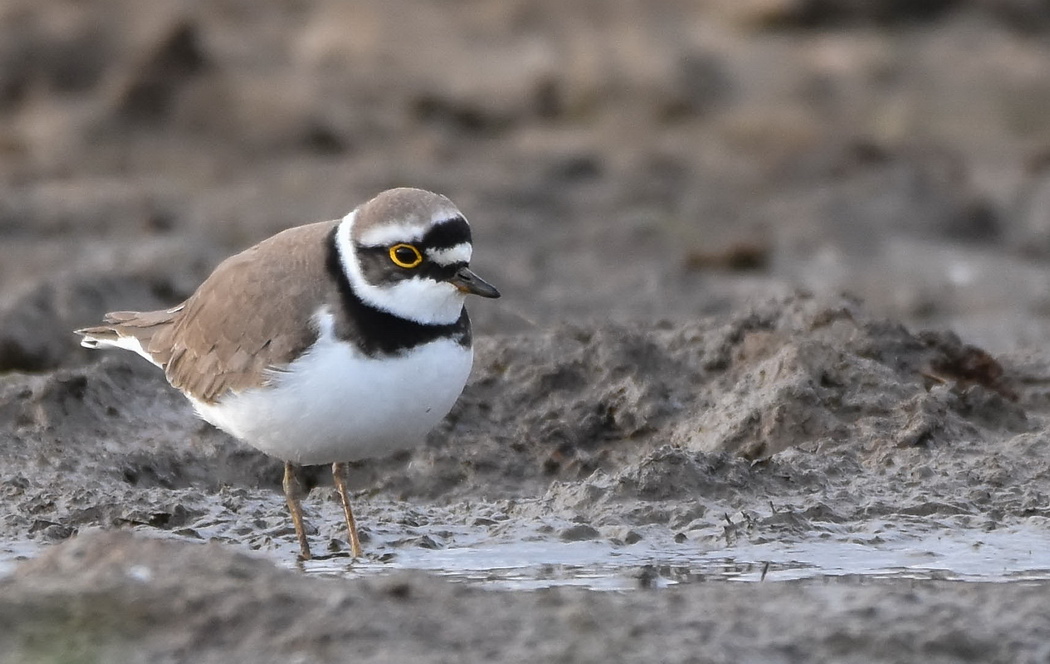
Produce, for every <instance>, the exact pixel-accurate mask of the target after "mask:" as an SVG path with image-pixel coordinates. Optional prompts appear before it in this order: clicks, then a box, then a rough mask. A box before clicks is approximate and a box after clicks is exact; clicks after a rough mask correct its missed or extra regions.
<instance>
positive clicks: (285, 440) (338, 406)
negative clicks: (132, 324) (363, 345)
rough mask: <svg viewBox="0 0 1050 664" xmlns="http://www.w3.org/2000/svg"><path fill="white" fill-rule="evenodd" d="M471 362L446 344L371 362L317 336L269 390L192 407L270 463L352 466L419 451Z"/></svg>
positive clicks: (451, 344) (345, 346)
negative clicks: (275, 460)
mask: <svg viewBox="0 0 1050 664" xmlns="http://www.w3.org/2000/svg"><path fill="white" fill-rule="evenodd" d="M473 359H474V355H473V351H472V350H471V349H470V348H464V347H463V346H461V345H459V344H457V343H455V342H453V341H446V340H439V341H434V342H431V343H429V344H426V345H424V346H420V347H418V348H415V349H413V350H412V351H409V352H408V353H406V354H404V355H402V356H400V357H393V358H385V359H371V358H368V357H365V356H363V355H361V354H360V353H358V352H357V351H356V350H354V349H353V348H352V347H351V346H349V345H348V344H345V343H340V342H337V341H335V340H333V339H332V338H331V336H330V335H328V334H323V335H322V336H321V339H319V340H318V342H317V344H315V345H314V346H313V347H312V348H311V349H310V351H309V352H307V353H306V354H305V355H303V356H302V357H301V358H299V359H298V360H296V361H295V362H293V363H292V364H291V365H290V366H289V367H288V370H287V371H285V372H281V373H280V374H277V375H276V376H275V377H274V380H273V384H272V385H271V386H269V387H265V388H256V389H250V390H245V391H244V392H240V393H237V394H233V395H229V396H227V397H224V398H223V399H222V401H220V402H219V403H218V404H204V403H200V402H197V401H195V400H193V401H194V406H195V407H196V409H197V412H198V413H199V414H200V416H201V417H203V418H204V419H205V420H207V421H208V422H211V423H212V424H214V425H215V426H217V427H219V428H220V429H222V430H223V431H226V432H227V433H229V434H230V435H232V436H234V437H236V438H238V439H240V440H243V441H245V442H246V443H249V444H250V445H252V446H254V447H256V448H258V449H259V450H261V451H263V452H265V453H266V454H269V455H271V456H274V457H277V458H278V459H281V460H284V461H291V462H294V463H300V464H326V463H335V462H337V461H353V460H356V459H362V458H367V457H373V456H382V455H386V454H389V453H391V452H394V451H397V450H402V449H407V448H410V447H414V446H416V445H418V444H419V443H421V442H422V441H423V438H424V437H425V436H426V434H427V432H428V431H430V429H432V428H433V427H434V425H436V424H437V423H438V422H439V421H441V419H442V418H443V417H445V415H447V414H448V411H449V410H451V409H452V405H453V404H454V403H455V402H456V399H457V398H458V397H459V394H460V392H462V391H463V386H464V385H465V384H466V382H467V377H468V376H469V374H470V367H471V364H472V363H473Z"/></svg>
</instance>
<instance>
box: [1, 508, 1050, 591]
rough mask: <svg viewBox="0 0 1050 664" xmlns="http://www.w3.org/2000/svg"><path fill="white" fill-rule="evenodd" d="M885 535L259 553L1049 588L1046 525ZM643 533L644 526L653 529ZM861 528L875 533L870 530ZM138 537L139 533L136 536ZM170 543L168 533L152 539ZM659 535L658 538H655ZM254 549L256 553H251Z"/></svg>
mask: <svg viewBox="0 0 1050 664" xmlns="http://www.w3.org/2000/svg"><path fill="white" fill-rule="evenodd" d="M899 525H900V524H893V528H892V530H895V531H897V533H898V534H897V536H896V537H895V538H892V539H888V538H886V537H885V536H884V535H885V532H883V536H878V535H870V534H869V535H865V536H851V537H847V538H843V537H829V536H827V535H826V534H815V535H814V536H813V537H811V538H803V539H801V540H798V541H791V542H783V541H767V542H763V543H748V542H736V543H733V544H727V545H724V546H711V544H710V542H705V543H701V542H695V541H684V542H683V541H675V539H674V538H673V537H669V536H666V535H662V534H661V533H660V532H650V533H646V536H645V538H644V539H643V540H641V541H639V542H637V543H635V544H631V545H625V544H620V543H615V542H611V541H609V540H604V539H603V540H589V541H581V542H562V541H559V540H556V539H550V538H543V537H537V536H535V535H534V534H529V535H522V536H521V537H519V538H517V539H515V538H513V537H508V536H504V537H501V538H499V539H498V540H494V539H493V538H492V537H491V535H490V534H489V533H487V532H484V531H483V529H474V528H467V527H462V528H459V529H453V531H452V532H451V533H450V532H449V531H448V530H445V531H444V533H445V535H446V536H445V537H442V538H437V537H435V538H433V540H432V541H437V542H440V544H438V545H437V546H438V548H425V547H422V546H404V547H391V546H385V545H383V544H382V543H381V542H379V543H376V544H373V545H372V547H373V551H374V552H373V553H370V554H368V555H367V556H366V558H365V559H364V560H358V561H350V560H349V559H348V558H347V557H346V555H345V554H338V553H337V554H333V555H331V556H327V557H325V556H321V557H320V558H318V559H315V560H311V561H308V562H306V563H302V562H298V561H296V560H295V559H294V554H295V551H294V548H293V546H294V545H293V543H292V542H288V543H287V544H285V543H281V544H280V545H278V546H277V547H276V548H274V549H273V550H270V551H266V552H264V553H263V555H264V556H265V557H267V558H269V559H271V560H273V561H274V562H276V563H277V564H279V565H280V566H282V567H286V568H290V569H291V568H299V569H302V570H303V571H305V572H306V573H307V574H311V575H317V576H342V577H350V578H352V577H367V576H379V575H383V574H389V573H392V572H394V571H397V570H419V571H424V572H428V573H431V574H435V575H438V576H442V577H445V578H448V579H450V580H454V581H457V582H463V583H469V584H472V585H478V586H481V587H484V588H488V589H493V590H537V589H542V588H550V587H555V586H575V587H582V588H589V589H592V590H630V589H637V588H663V587H669V586H673V585H676V584H684V583H702V582H711V581H722V582H732V581H742V582H759V581H765V582H772V581H793V580H799V579H819V578H829V579H830V578H837V579H842V580H848V581H853V582H858V583H860V582H863V581H865V580H873V579H914V580H934V579H935V580H949V581H965V582H1033V581H1048V580H1050V519H1042V518H1039V519H1032V520H1030V521H1028V522H1025V523H1022V524H1019V525H1013V526H1009V527H1001V528H997V529H994V530H978V529H952V528H936V529H934V530H927V531H925V532H921V533H916V532H910V533H909V532H905V533H903V534H901V533H900V529H899V528H898V526H899ZM654 530H655V529H654ZM872 530H883V529H882V528H881V527H874V528H873V529H872ZM147 532H149V531H147ZM152 532H153V533H154V534H157V535H160V536H163V537H171V534H170V533H163V532H158V531H152ZM664 532H666V531H664ZM43 548H44V546H43V545H40V544H39V543H35V542H4V543H0V577H4V576H7V575H9V574H11V573H12V571H13V570H14V568H15V567H16V566H17V564H18V562H19V561H21V560H25V559H27V558H32V557H34V556H36V555H38V554H39V553H40V552H41V551H42V549H43ZM256 553H260V552H256Z"/></svg>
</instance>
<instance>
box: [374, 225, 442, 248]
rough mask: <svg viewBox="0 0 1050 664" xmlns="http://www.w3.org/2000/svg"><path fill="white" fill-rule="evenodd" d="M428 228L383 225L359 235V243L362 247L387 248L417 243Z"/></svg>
mask: <svg viewBox="0 0 1050 664" xmlns="http://www.w3.org/2000/svg"><path fill="white" fill-rule="evenodd" d="M428 228H429V226H420V225H418V224H384V225H382V226H376V227H375V228H370V229H368V230H367V231H365V232H363V233H361V235H360V237H359V242H360V243H361V246H364V247H388V246H390V245H392V244H397V243H398V242H419V241H420V240H422V239H423V236H424V235H426V232H427V229H428Z"/></svg>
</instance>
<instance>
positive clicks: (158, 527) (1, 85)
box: [0, 0, 1050, 662]
mask: <svg viewBox="0 0 1050 664" xmlns="http://www.w3.org/2000/svg"><path fill="white" fill-rule="evenodd" d="M1048 63H1050V10H1047V9H1046V8H1045V7H1043V6H1042V4H1041V3H1037V2H1029V1H1027V0H995V1H992V0H969V1H966V0H955V1H951V0H943V1H938V2H933V1H929V2H912V3H899V2H881V1H880V2H849V1H847V0H828V1H824V2H816V1H813V0H779V1H774V2H769V1H764V0H763V1H750V0H748V1H746V2H743V1H737V0H732V1H731V0H724V1H719V0H710V1H708V2H685V1H681V2H676V1H675V0H656V1H652V2H645V3H642V2H630V1H627V0H623V1H613V0H608V1H605V2H599V1H597V0H594V1H590V0H585V1H582V2H573V3H564V2H557V1H554V0H551V1H549V2H548V1H546V0H514V1H509V2H508V1H500V2H495V1H493V2H443V3H416V2H408V1H407V0H395V1H390V0H384V1H379V0H375V1H371V0H368V1H364V2H357V3H353V4H351V3H342V2H337V1H334V0H333V1H329V2H326V1H324V0H303V1H300V2H294V3H280V2H270V3H264V2H241V1H238V0H222V1H219V2H207V3H205V2H190V1H184V2H142V1H141V0H112V1H102V0H98V1H94V0H93V1H90V2H64V1H62V2H49V3H37V2H30V1H29V0H8V1H7V2H5V3H3V4H2V5H0V482H2V483H0V492H2V498H0V501H2V503H0V504H2V505H3V508H2V511H0V551H2V553H3V555H2V556H0V661H3V662H37V661H83V662H91V661H98V662H111V661H143V662H145V661H151V662H153V661H204V662H208V661H215V662H219V661H223V662H225V661H280V662H293V661H304V662H305V661H349V660H351V659H353V660H360V661H406V660H409V659H411V660H413V661H435V662H437V661H526V660H528V661H599V660H600V661H610V660H612V661H616V660H636V661H681V662H690V661H695V662H708V661H710V662H734V661H748V660H750V661H756V660H757V661H771V662H773V661H775V662H831V661H856V662H872V661H887V662H889V661H931V662H941V661H944V662H948V661H973V662H1029V661H1030V662H1040V661H1047V660H1048V658H1050V645H1048V644H1050V617H1048V616H1050V613H1048V612H1047V610H1046V602H1045V597H1046V592H1047V579H1048V578H1050V563H1045V564H1044V562H1043V561H1045V560H1046V555H1045V551H1046V549H1047V547H1046V544H1047V542H1048V541H1050V435H1048V434H1047V433H1046V429H1047V426H1046V425H1047V422H1048V419H1050V354H1048V353H1046V352H1045V350H1044V343H1045V340H1046V339H1048V338H1050V295H1048V290H1047V286H1046V285H1047V283H1050V185H1048V183H1050V180H1048V179H1047V173H1050V170H1048V169H1047V164H1048V163H1050V160H1048V159H1047V156H1048V155H1050V66H1048ZM401 185H411V186H418V187H424V188H429V189H433V190H436V191H439V192H442V193H444V194H446V195H448V196H450V197H451V198H452V199H453V200H454V201H456V202H457V204H458V205H459V207H460V208H461V209H462V210H463V211H464V212H465V213H466V215H467V217H468V218H469V219H470V220H471V223H472V226H473V229H474V233H475V259H474V266H475V268H476V270H477V271H478V272H479V273H480V274H481V275H483V276H484V277H485V278H487V279H489V280H490V281H492V282H493V283H495V284H497V285H498V286H499V287H500V289H501V290H502V291H503V294H504V298H503V299H502V300H499V301H498V302H488V301H478V302H473V303H472V304H471V306H472V308H471V313H472V317H473V319H474V321H475V329H476V333H477V348H476V363H475V370H474V374H473V377H472V380H471V383H470V384H469V385H468V387H467V389H466V391H465V392H464V395H463V397H462V398H461V400H460V402H459V403H458V405H457V406H456V408H455V409H454V411H453V412H452V414H451V415H450V416H449V418H447V420H446V421H445V422H444V423H442V425H441V426H440V427H438V429H437V430H435V431H434V432H433V433H432V434H431V436H430V437H429V438H428V440H427V443H426V445H425V446H423V447H421V448H419V449H417V450H415V451H413V452H411V453H407V454H402V455H398V456H394V457H391V458H385V459H370V460H366V461H362V462H359V463H356V464H355V465H354V467H353V472H352V478H351V479H352V487H353V489H354V491H355V505H356V506H357V509H358V512H359V516H360V519H361V521H362V531H363V532H362V535H363V538H364V540H365V543H366V548H367V549H368V556H367V557H366V560H365V561H362V562H360V563H353V564H352V563H350V562H349V561H347V559H346V558H345V550H346V544H345V536H344V534H343V533H342V531H341V530H340V529H339V511H338V507H337V506H336V505H335V503H334V502H333V500H332V499H333V494H332V489H331V487H330V486H329V482H328V478H327V477H326V476H325V474H324V473H321V472H318V473H311V478H310V479H311V482H316V483H317V485H318V486H317V487H316V488H315V489H314V491H313V492H312V493H311V494H310V497H309V498H308V500H307V501H306V509H307V511H308V513H309V517H310V524H311V533H310V535H311V538H312V540H313V544H314V548H315V550H317V551H325V552H327V553H328V554H330V558H329V559H328V560H327V562H326V563H325V565H327V566H321V567H313V568H311V567H306V568H302V567H300V568H297V567H296V565H295V564H294V551H295V546H294V535H293V533H292V531H291V526H290V523H289V521H288V519H287V517H286V515H285V510H284V502H283V498H282V496H281V494H280V467H279V465H278V464H277V463H276V462H274V461H272V460H270V459H267V458H266V457H265V456H263V455H261V454H259V453H256V452H254V451H253V450H251V449H248V448H246V447H244V446H242V445H240V444H238V443H236V442H234V441H232V440H231V439H229V438H228V437H227V436H225V435H224V434H221V433H220V432H217V431H216V430H214V429H212V428H210V427H209V426H207V425H205V424H202V423H201V422H199V421H197V420H196V419H195V418H194V417H193V415H192V412H191V409H190V407H189V406H188V404H186V403H185V402H184V400H183V399H182V398H181V397H180V396H179V395H178V394H177V393H174V391H173V390H171V389H170V388H168V387H167V386H166V383H164V381H163V378H162V376H160V375H159V373H158V372H157V371H156V370H155V369H154V368H153V367H151V366H149V365H148V364H146V363H145V362H143V361H141V360H140V359H138V358H136V357H127V356H123V355H122V354H119V353H114V354H106V353H97V352H95V353H92V352H89V351H86V350H83V349H80V348H79V347H77V345H76V340H75V338H74V337H73V335H72V334H71V333H70V330H72V329H74V328H76V327H80V326H83V325H87V324H91V323H93V322H95V321H96V320H97V319H98V318H99V317H100V316H101V314H102V313H104V312H106V311H109V310H113V309H129V308H149V307H160V306H166V305H170V304H173V303H176V302H178V301H180V300H181V299H182V298H184V297H186V296H187V295H188V294H189V293H191V292H192V290H193V288H194V287H195V286H196V285H197V284H198V283H199V282H200V281H201V280H202V279H203V278H204V277H205V276H206V275H207V274H208V272H209V271H210V270H211V268H212V267H214V265H215V264H216V263H217V262H218V261H219V260H221V259H222V258H223V257H224V256H226V255H228V254H229V253H232V252H234V251H236V250H238V249H240V248H243V247H245V246H248V245H250V244H251V243H253V242H255V241H258V240H260V239H262V238H264V237H266V236H268V235H270V234H272V233H274V232H276V231H278V230H280V229H282V228H285V227H288V226H291V225H296V224H299V223H306V222H309V221H315V220H321V219H328V218H333V217H336V216H341V215H342V214H344V213H345V212H346V211H348V210H349V209H351V208H352V207H354V206H355V205H357V204H358V203H360V202H361V201H363V200H364V199H366V198H368V197H369V196H371V195H373V194H375V193H377V192H378V191H380V190H382V189H385V188H387V187H391V186H401ZM275 297H279V292H275ZM960 533H963V534H964V536H962V537H961V539H960V535H959V534H960ZM957 540H958V541H962V542H965V543H966V548H968V549H972V550H978V549H980V548H981V547H982V546H984V547H986V550H988V551H990V553H989V554H988V555H987V557H986V558H985V559H982V565H980V566H978V567H977V568H976V571H970V572H967V573H963V571H962V570H961V569H960V568H954V567H952V566H951V565H942V567H944V569H940V570H939V571H938V569H939V568H938V566H939V565H940V562H938V561H934V562H932V563H928V564H926V565H925V566H924V565H922V564H919V565H916V566H914V567H908V568H906V569H905V568H898V567H897V566H896V563H894V567H893V569H894V570H896V571H892V572H890V573H879V574H864V573H855V572H856V570H857V569H859V568H858V566H857V565H853V566H852V567H851V566H850V565H844V566H843V568H842V569H846V572H845V573H835V569H839V568H837V567H835V565H836V564H837V562H836V561H837V559H836V558H835V556H838V555H839V554H837V553H836V554H835V556H833V557H832V559H830V560H825V561H824V562H823V563H821V564H816V565H810V567H809V571H808V572H806V573H805V574H797V573H796V572H798V570H799V569H801V568H802V567H803V566H801V565H798V564H795V563H797V562H798V561H797V560H794V558H792V556H794V555H795V554H794V553H792V552H793V551H797V550H805V549H807V547H809V549H808V550H810V551H812V550H814V549H813V548H812V547H814V546H815V545H816V544H821V546H823V545H824V544H823V543H829V545H832V546H837V547H839V548H835V549H832V550H833V551H836V552H844V551H848V552H850V554H849V555H851V556H854V557H855V560H859V561H862V562H863V561H866V560H871V559H875V558H878V557H879V556H881V555H883V554H884V553H885V552H886V551H887V549H888V548H894V547H896V548H895V549H894V550H896V551H904V552H905V553H908V552H911V553H914V554H915V555H916V556H919V557H921V556H923V555H932V554H930V551H933V550H935V548H936V547H935V546H934V545H933V544H928V543H930V542H937V541H942V542H943V541H950V542H955V541H957ZM916 542H922V543H923V544H922V545H919V544H915V543H916ZM993 542H996V543H998V544H995V546H992V543H993ZM1004 543H1007V544H1008V545H1009V547H1007V548H1009V550H1011V551H1013V550H1016V551H1019V552H1020V553H1018V554H1017V557H1016V559H1013V558H1012V559H1011V560H1010V561H1005V560H1003V559H1002V556H1001V552H1002V551H1004V550H1006V548H1004V547H1006V544H1004ZM487 547H488V548H487ZM491 547H495V549H491ZM586 547H591V549H587V548H586ZM792 547H798V549H795V548H792ZM490 549H491V550H496V551H499V552H502V553H497V554H493V556H494V557H493V558H490V559H488V560H489V563H491V565H490V567H491V569H488V568H487V569H483V570H480V571H479V570H474V571H475V572H479V575H475V576H470V575H465V574H464V575H459V576H457V575H455V574H451V573H450V569H451V568H450V567H442V564H443V563H442V564H437V563H434V564H431V563H430V562H427V561H434V560H446V559H448V560H452V559H453V558H454V556H456V555H461V554H462V555H466V554H469V553H470V552H471V551H472V550H479V551H484V550H490ZM580 550H587V551H591V550H600V551H604V552H606V553H605V554H602V555H604V558H602V561H604V563H605V564H606V567H607V568H608V569H611V570H612V571H611V572H609V574H611V575H612V576H613V577H616V578H618V579H620V581H621V583H620V585H618V586H617V587H618V588H620V590H619V591H618V592H611V593H607V592H598V591H596V590H593V589H581V588H573V587H555V586H572V585H584V586H590V587H592V588H593V587H599V585H600V584H597V583H591V582H586V583H582V584H581V583H578V582H579V581H580V580H581V578H582V577H583V576H585V575H584V574H583V573H582V572H581V570H585V571H587V573H592V572H594V569H593V565H591V566H590V567H588V566H582V567H574V566H573V565H567V564H562V563H561V562H559V561H563V560H564V559H565V556H566V554H565V552H567V551H568V552H578V551H580ZM526 551H532V552H536V551H539V552H540V553H539V554H536V555H538V558H539V562H540V563H544V564H545V565H546V567H544V571H541V573H539V574H538V575H535V576H534V577H533V578H530V579H528V581H529V582H530V583H531V584H532V585H528V584H525V583H523V582H520V580H519V581H518V582H515V583H509V584H508V583H505V582H506V581H507V579H506V577H500V581H501V582H504V583H503V585H497V584H493V583H489V582H488V581H491V580H492V579H491V578H490V576H487V575H496V576H498V574H496V572H495V570H496V568H497V567H499V566H500V565H504V566H512V559H514V557H515V556H516V555H521V556H524V555H525V553H524V552H526ZM669 552H673V553H674V555H675V556H682V557H681V558H680V560H682V561H684V562H681V563H673V562H671V563H668V562H667V561H668V560H670V559H671V558H669V556H670V553H669ZM712 552H713V553H712ZM755 552H761V553H755ZM708 553H712V555H717V556H718V557H719V560H722V561H723V563H724V564H728V565H731V566H734V567H733V570H734V571H733V572H732V574H728V573H726V572H725V567H724V566H723V567H720V568H718V570H716V569H714V567H713V566H710V565H709V564H708V563H709V562H710V561H707V562H703V561H705V560H707V559H705V558H704V556H705V555H706V554H708ZM442 556H445V558H442ZM624 560H627V561H629V562H623V561H624ZM676 560H678V558H676ZM617 561H619V562H617ZM592 562H593V561H592ZM541 566H542V565H541ZM860 567H861V568H862V567H863V565H860ZM420 569H431V570H435V571H436V573H433V572H432V573H426V572H423V571H419V570H420ZM865 569H866V568H865ZM850 570H853V572H850ZM917 570H918V571H917ZM1022 572H1023V573H1022ZM441 576H452V577H453V580H449V579H445V578H440V577H441ZM731 578H739V579H751V580H754V581H757V582H756V583H736V582H729V581H727V579H731ZM760 579H764V581H760ZM963 579H965V580H963Z"/></svg>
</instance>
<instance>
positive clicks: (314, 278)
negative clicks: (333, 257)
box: [83, 221, 338, 403]
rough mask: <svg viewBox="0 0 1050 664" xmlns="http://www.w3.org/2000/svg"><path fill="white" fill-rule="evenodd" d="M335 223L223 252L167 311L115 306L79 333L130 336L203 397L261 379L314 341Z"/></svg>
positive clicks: (331, 289) (328, 296)
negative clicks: (236, 251)
mask: <svg viewBox="0 0 1050 664" xmlns="http://www.w3.org/2000/svg"><path fill="white" fill-rule="evenodd" d="M337 223H338V222H335V221H330V222H322V223H318V224H310V225H307V226H299V227H297V228H292V229H289V230H286V231H284V232H282V233H278V234H277V235H275V236H273V237H271V238H269V239H268V240H264V241H263V242H260V243H259V244H257V245H255V246H254V247H252V248H250V249H247V250H245V251H243V252H241V253H239V254H237V255H235V256H231V257H230V258H227V259H226V260H225V261H223V262H222V263H220V264H219V266H218V267H217V268H215V271H214V272H212V273H211V276H209V277H208V278H207V279H206V280H205V281H204V283H203V284H201V285H200V287H199V288H198V289H197V291H196V292H195V293H194V294H193V295H192V296H190V298H189V299H188V300H186V301H185V302H184V303H183V304H182V306H181V307H178V308H176V309H174V310H171V311H170V312H164V311H151V312H144V313H136V312H116V313H112V314H108V315H107V317H106V322H107V323H111V324H110V325H108V326H103V327H99V328H91V329H89V330H84V331H83V332H86V333H88V334H92V335H93V336H100V335H99V334H97V332H102V333H103V334H105V333H107V332H108V333H109V334H114V333H115V334H118V335H122V336H134V337H136V338H137V339H139V340H140V342H141V343H142V346H143V348H144V349H145V350H146V351H147V352H148V353H149V354H150V356H151V357H153V359H154V360H155V361H156V362H157V363H158V364H160V365H161V366H162V367H163V368H164V373H165V375H166V376H167V378H168V381H169V382H170V383H171V384H172V385H174V386H175V387H177V388H179V389H180V390H182V391H184V392H186V393H188V394H190V395H192V396H193V397H195V398H197V399H199V400H201V401H204V402H208V403H212V402H214V401H216V400H217V399H218V398H219V397H220V396H222V395H223V394H225V393H226V392H227V391H231V390H232V391H239V390H243V389H247V388H250V387H256V386H258V385H262V384H265V383H266V380H267V373H268V371H269V370H274V369H277V370H279V369H281V368H283V367H285V366H287V364H288V363H289V362H291V361H292V360H293V359H294V358H295V357H296V356H298V355H299V354H300V353H302V352H303V351H304V350H305V349H306V348H308V347H309V346H310V345H311V344H312V343H313V342H314V341H315V340H316V337H317V334H316V330H315V329H314V327H313V326H312V325H311V324H310V323H311V319H312V317H313V316H314V314H315V313H316V312H317V310H318V308H319V307H321V306H322V305H324V304H325V303H326V302H329V301H334V298H335V289H336V286H335V284H334V283H333V282H332V279H331V277H330V276H329V275H328V273H327V269H326V266H325V262H326V258H327V256H328V250H329V244H328V239H329V235H330V233H331V232H332V230H333V229H334V228H335V226H336V224H337Z"/></svg>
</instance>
